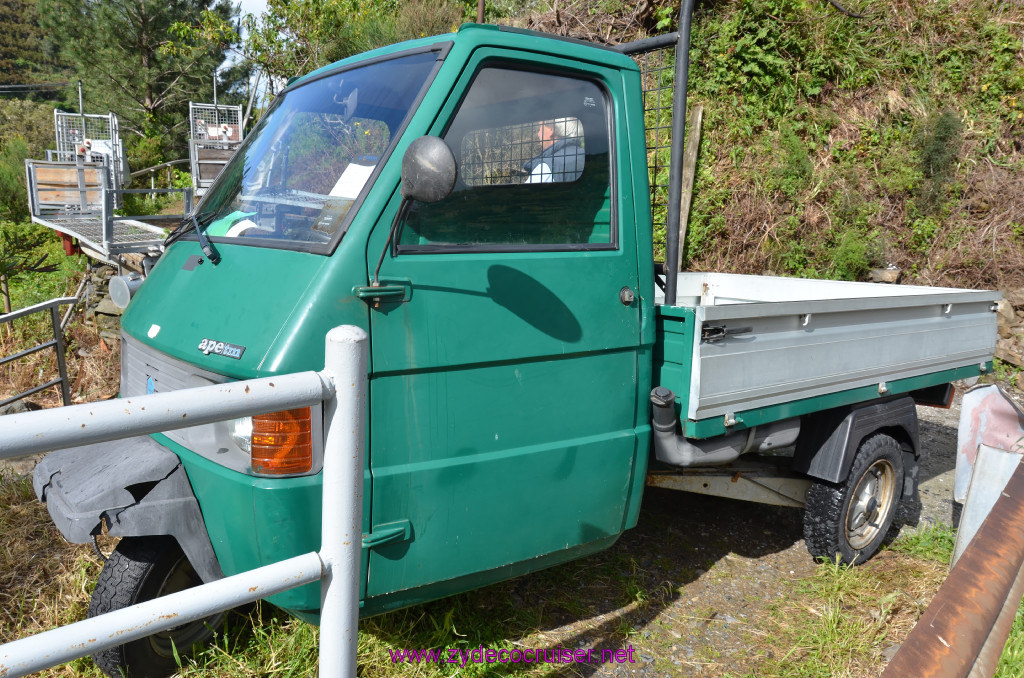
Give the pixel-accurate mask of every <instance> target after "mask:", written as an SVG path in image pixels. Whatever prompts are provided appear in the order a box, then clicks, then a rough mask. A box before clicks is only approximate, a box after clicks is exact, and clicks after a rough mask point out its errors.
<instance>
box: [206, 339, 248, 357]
mask: <svg viewBox="0 0 1024 678" xmlns="http://www.w3.org/2000/svg"><path fill="white" fill-rule="evenodd" d="M197 348H198V349H199V350H200V351H202V352H203V354H204V355H210V354H211V353H213V354H215V355H222V356H224V357H226V358H234V359H235V360H241V358H242V354H243V353H245V346H239V345H238V344H228V343H226V342H223V341H217V340H216V339H203V340H202V341H200V342H199V346H198V347H197Z"/></svg>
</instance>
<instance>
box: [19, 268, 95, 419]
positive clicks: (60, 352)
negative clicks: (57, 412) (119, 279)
mask: <svg viewBox="0 0 1024 678" xmlns="http://www.w3.org/2000/svg"><path fill="white" fill-rule="evenodd" d="M78 290H79V291H78V293H77V294H76V295H75V296H73V297H58V298H57V299H50V300H49V301H44V302H42V303H41V304H36V305H35V306H29V307H27V308H23V309H21V310H19V311H12V312H11V313H5V314H3V315H0V325H5V324H7V323H9V322H13V321H15V320H18V319H19V318H24V317H26V316H30V315H33V314H35V313H43V312H45V311H49V312H50V323H51V324H52V326H53V339H51V340H49V341H44V342H43V343H41V344H36V345H35V346H33V347H31V348H27V349H25V350H24V351H19V352H17V353H15V354H14V355H9V356H7V357H5V358H0V367H2V366H4V365H6V364H7V363H10V362H14V361H15V360H18V359H19V358H24V357H25V356H29V355H32V354H33V353H37V352H38V351H43V350H45V349H48V348H51V347H52V348H53V350H54V351H56V353H57V371H58V373H59V374H60V377H59V378H57V379H51V380H50V381H48V382H46V383H45V384H40V385H38V386H34V387H32V388H30V389H28V390H27V391H22V392H21V393H19V394H17V395H15V396H12V397H10V398H7V399H6V400H0V407H3V406H4V405H8V404H10V403H13V402H16V401H18V400H21V399H22V398H27V397H28V396H30V395H32V394H33V393H38V392H39V391H42V390H45V389H48V388H50V387H51V386H57V385H58V384H60V395H61V398H62V399H63V401H64V404H65V405H70V404H71V385H70V384H69V382H68V366H67V361H66V360H65V358H64V352H65V345H64V323H63V321H62V320H61V317H60V307H61V306H63V305H64V304H71V305H72V306H74V304H77V303H78V300H79V299H80V298H81V297H80V295H81V290H82V287H81V286H80V287H79V288H78Z"/></svg>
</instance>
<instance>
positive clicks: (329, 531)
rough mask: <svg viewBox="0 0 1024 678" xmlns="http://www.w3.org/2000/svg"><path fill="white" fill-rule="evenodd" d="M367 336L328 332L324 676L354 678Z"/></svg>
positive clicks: (322, 620) (322, 611) (336, 330)
mask: <svg viewBox="0 0 1024 678" xmlns="http://www.w3.org/2000/svg"><path fill="white" fill-rule="evenodd" d="M366 352H367V335H366V332H364V331H363V330H361V329H359V328H358V327H353V326H350V325H345V326H342V327H335V328H334V329H332V330H331V331H330V332H328V333H327V350H326V358H325V362H324V371H325V372H326V373H327V374H328V375H329V376H330V378H331V379H332V380H333V381H334V392H333V395H332V396H331V398H330V399H328V400H326V401H324V421H325V422H326V424H327V431H326V435H325V436H324V468H323V519H322V527H321V539H322V542H321V545H320V559H321V560H322V561H323V563H324V578H323V582H322V584H321V589H320V677H321V678H342V677H343V676H344V677H348V676H355V675H356V650H357V646H358V641H359V578H360V557H361V555H362V534H363V447H364V444H365V440H366V437H365V434H364V422H365V420H366V390H367V389H366V383H367V377H366V366H367V357H366Z"/></svg>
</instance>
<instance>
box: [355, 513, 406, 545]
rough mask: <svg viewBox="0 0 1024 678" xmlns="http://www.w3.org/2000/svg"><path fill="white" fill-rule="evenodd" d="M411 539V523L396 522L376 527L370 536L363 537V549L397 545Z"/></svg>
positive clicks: (404, 521)
mask: <svg viewBox="0 0 1024 678" xmlns="http://www.w3.org/2000/svg"><path fill="white" fill-rule="evenodd" d="M410 539H412V523H410V522H409V521H408V520H398V521H396V522H393V523H385V524H384V525H378V526H377V527H375V528H374V529H373V530H372V531H371V532H370V534H364V535H363V548H364V549H372V548H376V547H378V546H384V545H385V544H397V543H399V542H403V541H409V540H410Z"/></svg>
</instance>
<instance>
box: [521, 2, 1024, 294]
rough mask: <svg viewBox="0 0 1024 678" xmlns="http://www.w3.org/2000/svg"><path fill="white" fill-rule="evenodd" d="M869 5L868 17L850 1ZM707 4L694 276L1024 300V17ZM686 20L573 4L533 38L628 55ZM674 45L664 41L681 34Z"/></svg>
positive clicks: (1014, 10)
mask: <svg viewBox="0 0 1024 678" xmlns="http://www.w3.org/2000/svg"><path fill="white" fill-rule="evenodd" d="M847 4H853V3H847ZM863 6H864V7H867V8H868V9H867V10H866V11H867V12H868V14H867V15H866V16H865V17H864V18H853V17H851V16H847V15H845V14H843V13H840V12H839V11H837V10H836V9H835V8H833V7H832V6H830V5H829V4H828V3H826V2H825V1H824V0H814V1H811V0H717V1H712V2H708V1H705V2H698V3H697V12H696V15H695V19H694V31H693V41H692V49H691V58H692V60H693V63H692V67H691V76H690V78H691V79H690V105H691V106H693V105H695V104H702V105H703V106H704V111H705V112H704V126H703V138H702V140H701V146H700V156H699V161H698V163H699V164H698V174H697V186H696V190H695V196H694V203H693V208H692V211H691V215H690V227H689V233H688V237H687V242H686V246H685V252H686V257H687V260H688V264H689V266H690V267H691V268H694V269H699V270H723V271H736V272H745V273H761V272H763V271H766V270H768V271H773V272H777V273H781V274H788V275H800V276H809V277H819V276H820V277H830V278H842V279H858V278H863V277H864V275H865V274H866V273H867V271H868V270H869V269H870V268H875V267H885V266H887V265H895V266H897V267H899V268H901V269H903V271H904V272H905V274H906V277H905V279H906V280H908V281H918V282H921V283H926V284H948V285H955V286H961V287H979V286H981V287H1000V288H1003V289H1010V288H1013V287H1018V286H1020V285H1022V284H1024V265H1022V264H1024V173H1022V170H1024V41H1022V39H1024V5H1022V4H1021V3H1017V2H992V1H990V0H889V1H886V2H875V3H863ZM677 12H678V7H673V6H667V5H664V6H663V5H661V4H659V3H654V4H647V3H644V4H642V5H640V6H637V5H635V4H634V3H625V2H618V1H617V0H601V1H600V2H576V3H571V2H570V3H568V5H566V4H565V3H559V10H558V11H557V12H556V11H555V10H553V9H552V10H550V11H547V12H543V13H534V14H532V15H531V16H529V17H524V18H522V19H521V20H520V21H521V23H523V24H524V25H531V26H534V27H539V28H542V29H544V30H550V31H552V32H560V33H567V34H576V35H579V36H580V37H588V38H591V39H593V38H598V39H602V38H607V39H608V40H610V41H615V40H617V39H619V40H626V39H632V38H634V37H636V36H637V35H638V34H642V33H643V32H645V31H654V30H656V27H657V26H658V25H659V23H660V24H661V25H662V26H664V25H665V24H666V23H667V22H668V21H669V20H671V21H672V23H673V26H672V27H673V28H674V16H675V15H676V13H677ZM663 30H664V29H663Z"/></svg>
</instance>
